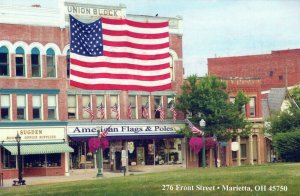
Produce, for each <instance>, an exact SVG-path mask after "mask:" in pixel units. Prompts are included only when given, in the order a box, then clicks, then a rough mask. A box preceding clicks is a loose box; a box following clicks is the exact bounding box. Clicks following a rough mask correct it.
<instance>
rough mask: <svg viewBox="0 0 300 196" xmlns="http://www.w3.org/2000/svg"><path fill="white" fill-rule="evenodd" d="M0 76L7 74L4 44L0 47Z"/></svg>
mask: <svg viewBox="0 0 300 196" xmlns="http://www.w3.org/2000/svg"><path fill="white" fill-rule="evenodd" d="M0 76H9V58H8V49H7V48H6V47H5V46H2V47H0Z"/></svg>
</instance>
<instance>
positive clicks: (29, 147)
mask: <svg viewBox="0 0 300 196" xmlns="http://www.w3.org/2000/svg"><path fill="white" fill-rule="evenodd" d="M3 147H4V148H5V149H7V150H8V151H9V152H11V154H12V155H17V154H18V147H17V145H3ZM20 151H21V153H20V154H21V155H28V154H52V153H64V152H74V150H73V148H71V147H70V146H69V145H68V144H65V143H61V144H21V145H20Z"/></svg>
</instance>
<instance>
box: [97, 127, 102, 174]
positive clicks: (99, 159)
mask: <svg viewBox="0 0 300 196" xmlns="http://www.w3.org/2000/svg"><path fill="white" fill-rule="evenodd" d="M97 133H98V139H100V129H98V130H97ZM96 158H97V160H98V165H97V167H98V172H97V177H103V174H102V148H100V147H99V148H98V151H97V154H96Z"/></svg>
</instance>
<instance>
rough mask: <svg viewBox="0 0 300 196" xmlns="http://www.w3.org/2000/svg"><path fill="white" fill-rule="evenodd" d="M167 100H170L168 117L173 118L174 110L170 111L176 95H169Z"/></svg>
mask: <svg viewBox="0 0 300 196" xmlns="http://www.w3.org/2000/svg"><path fill="white" fill-rule="evenodd" d="M167 102H168V105H167V107H168V113H167V118H173V112H171V111H170V109H171V107H172V105H174V97H173V96H168V97H167Z"/></svg>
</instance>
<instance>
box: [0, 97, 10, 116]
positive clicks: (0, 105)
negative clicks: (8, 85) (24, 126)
mask: <svg viewBox="0 0 300 196" xmlns="http://www.w3.org/2000/svg"><path fill="white" fill-rule="evenodd" d="M0 120H10V95H0Z"/></svg>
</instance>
